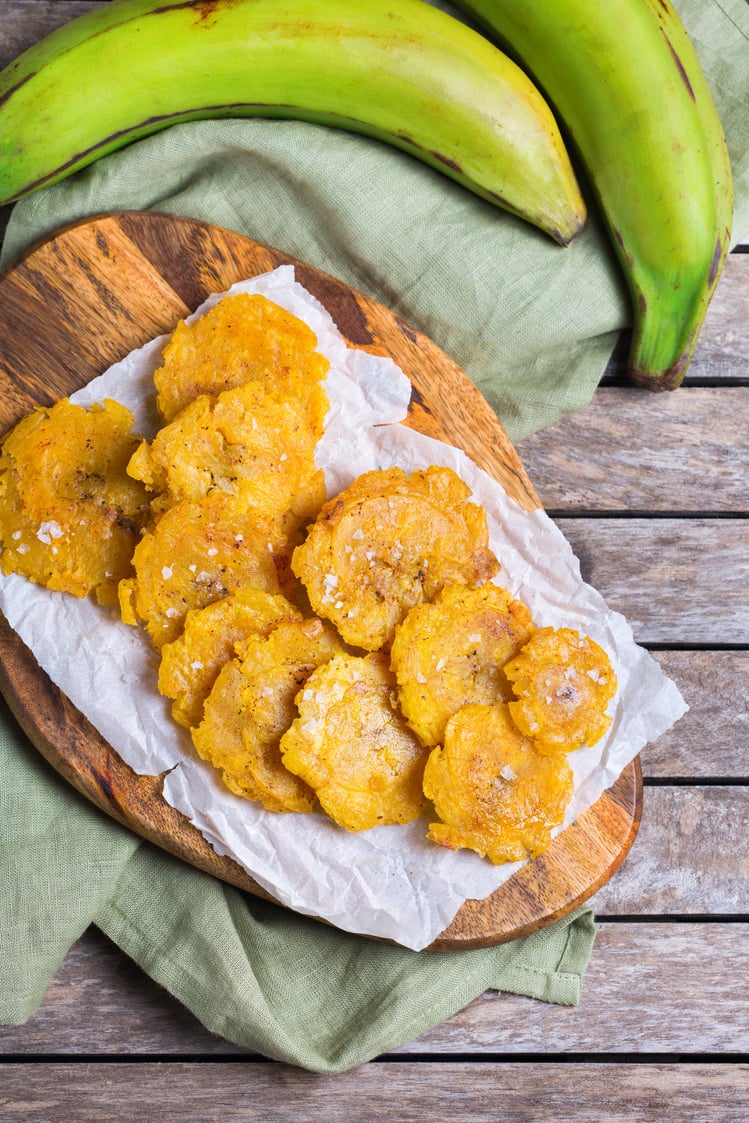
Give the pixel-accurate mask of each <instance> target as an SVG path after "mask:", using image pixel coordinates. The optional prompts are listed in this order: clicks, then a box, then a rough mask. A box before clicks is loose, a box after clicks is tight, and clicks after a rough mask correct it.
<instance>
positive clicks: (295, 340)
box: [154, 293, 329, 421]
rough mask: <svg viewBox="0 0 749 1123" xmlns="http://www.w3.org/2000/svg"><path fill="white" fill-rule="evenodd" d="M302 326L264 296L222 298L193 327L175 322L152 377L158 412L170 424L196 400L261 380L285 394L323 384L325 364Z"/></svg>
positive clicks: (309, 332)
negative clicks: (296, 385)
mask: <svg viewBox="0 0 749 1123" xmlns="http://www.w3.org/2000/svg"><path fill="white" fill-rule="evenodd" d="M316 347H317V336H316V335H315V333H314V332H313V331H312V329H311V328H309V327H308V326H307V324H305V323H303V321H302V320H300V319H298V318H297V317H296V316H293V315H292V314H291V313H290V312H287V311H286V310H285V309H283V308H281V307H280V306H279V305H278V304H274V303H273V301H271V300H268V299H267V298H266V297H264V296H260V295H257V294H256V295H249V294H247V293H236V294H234V295H233V296H225V297H223V299H221V300H220V301H219V302H218V304H216V305H214V307H213V308H211V309H210V310H209V311H208V312H206V313H205V314H204V315H202V316H200V317H199V318H198V319H197V320H194V321H193V323H192V324H188V323H186V322H185V321H184V320H180V322H179V323H178V324H177V327H176V328H175V330H174V332H173V334H172V337H171V339H170V341H169V343H168V344H167V345H166V347H165V348H164V353H163V362H162V365H161V366H160V367H159V369H158V370H157V371H156V372H155V374H154V384H155V386H156V391H157V406H158V409H159V412H160V413H161V416H162V417H163V418H164V420H165V421H172V420H173V419H174V418H175V417H176V415H177V414H178V413H179V412H180V410H182V409H184V407H185V406H186V405H188V404H189V403H190V402H191V401H193V400H194V399H195V398H197V397H199V396H200V395H201V394H208V395H209V396H211V397H216V396H217V395H218V394H220V393H222V391H224V390H229V389H231V388H232V387H234V386H241V385H242V384H243V383H245V382H250V381H255V380H260V381H264V382H266V383H268V384H270V385H272V386H275V387H277V388H279V389H280V390H282V391H283V390H284V389H286V388H288V387H290V386H292V385H293V384H294V383H295V382H302V383H305V384H307V385H309V384H310V383H312V382H320V381H322V379H324V378H325V376H326V374H327V372H328V368H329V363H328V360H327V359H326V358H325V357H324V355H321V354H320V353H319V352H318V351H316V350H315V348H316Z"/></svg>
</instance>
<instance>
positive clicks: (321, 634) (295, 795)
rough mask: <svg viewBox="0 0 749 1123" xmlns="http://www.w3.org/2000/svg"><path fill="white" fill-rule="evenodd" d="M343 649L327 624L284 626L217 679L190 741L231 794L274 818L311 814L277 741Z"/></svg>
mask: <svg viewBox="0 0 749 1123" xmlns="http://www.w3.org/2000/svg"><path fill="white" fill-rule="evenodd" d="M340 649H341V648H340V643H339V642H338V639H337V637H336V636H335V633H334V632H333V630H332V629H331V628H330V627H329V626H328V625H326V624H324V623H323V621H322V620H316V619H311V620H293V621H285V622H282V623H280V624H278V626H277V627H275V628H273V629H272V630H271V631H270V632H269V633H268V634H267V635H265V636H259V635H256V636H253V637H251V638H250V639H248V641H247V643H246V645H245V651H246V654H245V656H244V658H243V659H241V660H240V659H233V660H232V661H231V662H229V663H227V664H225V666H224V667H223V668H222V670H221V671H220V672H219V675H218V677H217V679H216V683H215V685H214V687H213V690H212V691H211V693H210V695H209V696H208V699H207V700H206V703H205V716H204V718H203V720H202V722H201V723H200V725H199V726H198V727H197V729H194V730H193V732H192V737H193V743H194V744H195V747H196V749H197V751H198V753H199V754H200V756H202V757H203V758H204V759H205V760H208V761H210V763H211V764H213V765H214V767H216V768H218V769H219V770H220V771H221V773H222V777H223V780H224V783H225V784H226V786H227V787H228V788H230V789H231V790H232V791H233V792H236V793H237V794H238V795H242V796H245V797H246V798H248V799H254V800H258V801H259V802H260V803H262V804H263V806H264V807H265V808H266V810H268V811H299V812H307V811H311V810H312V808H313V806H314V803H315V795H314V792H313V791H312V790H311V789H310V788H309V787H308V786H307V785H306V784H305V783H304V781H303V780H302V779H300V778H299V777H298V776H296V775H294V774H292V773H291V772H289V771H288V770H287V769H286V768H285V767H284V764H283V762H282V759H281V752H280V749H279V741H280V739H281V736H282V734H284V733H285V732H286V730H287V729H288V728H289V726H290V725H291V723H292V721H293V720H294V718H295V716H296V712H297V711H296V708H295V706H294V699H295V697H296V695H297V694H298V692H299V690H300V689H301V688H302V687H303V686H304V684H305V682H306V681H307V679H308V677H309V676H310V674H311V673H312V671H313V670H314V669H315V667H318V666H320V665H322V664H323V663H325V662H326V661H327V660H328V659H330V658H331V657H332V656H333V655H335V653H336V652H337V651H340Z"/></svg>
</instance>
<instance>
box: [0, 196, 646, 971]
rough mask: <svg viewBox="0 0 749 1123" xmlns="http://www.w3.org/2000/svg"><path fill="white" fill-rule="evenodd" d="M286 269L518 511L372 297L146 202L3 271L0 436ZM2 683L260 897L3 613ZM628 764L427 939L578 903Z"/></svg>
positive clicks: (81, 779)
mask: <svg viewBox="0 0 749 1123" xmlns="http://www.w3.org/2000/svg"><path fill="white" fill-rule="evenodd" d="M289 263H291V264H293V265H295V267H296V275H297V278H298V280H299V281H300V282H301V283H302V284H303V285H304V286H305V287H306V288H307V289H308V290H309V291H310V292H312V293H313V294H314V295H315V296H316V297H317V298H318V299H319V300H320V301H321V302H322V303H323V304H324V305H325V306H326V308H327V309H328V311H329V312H330V313H331V315H332V316H333V319H334V320H335V322H336V323H337V325H338V328H339V330H340V331H341V332H342V334H343V335H344V336H345V337H346V339H347V340H348V342H349V343H350V344H351V345H352V346H355V347H359V348H362V349H364V350H366V351H369V352H371V353H373V354H387V355H390V356H392V358H393V359H394V360H395V362H396V363H397V364H398V365H399V366H400V367H401V369H402V370H403V371H404V372H405V373H406V374H407V375H408V377H409V379H410V381H411V384H412V386H413V393H412V401H411V407H410V410H409V417H408V421H407V424H408V425H410V426H411V427H413V428H414V429H418V430H420V431H421V432H423V433H426V434H428V435H430V436H433V437H436V438H438V439H440V440H443V441H446V442H448V443H450V444H453V445H456V446H458V447H461V448H463V450H464V451H465V452H466V453H467V454H468V455H469V456H470V457H471V458H472V459H473V460H474V461H475V462H476V463H477V464H479V465H480V466H481V467H482V468H484V469H485V470H486V471H487V472H489V473H490V474H491V475H492V476H494V477H495V478H496V479H497V480H499V481H500V483H501V484H502V485H503V486H504V488H505V490H506V491H507V492H508V493H509V494H510V495H511V496H512V497H513V498H514V499H515V500H516V501H517V502H518V503H519V504H521V505H522V506H523V507H524V508H525V509H526V510H533V509H535V508H537V507H539V506H540V503H539V500H538V497H537V496H536V493H535V491H534V489H533V486H532V484H531V482H530V480H529V479H528V477H527V476H526V474H525V471H524V470H523V466H522V464H521V463H520V460H519V458H518V456H517V454H516V452H515V450H514V448H513V447H512V445H511V443H510V441H509V439H508V437H507V435H506V433H505V432H504V430H503V429H502V427H501V425H500V424H499V422H498V421H497V418H496V416H495V414H494V413H493V411H492V410H491V409H490V407H489V406H488V404H487V402H486V401H485V399H484V398H483V397H482V395H481V394H480V393H479V391H478V390H477V389H476V388H475V387H474V385H473V383H472V382H471V381H470V380H469V379H468V377H467V376H466V375H465V374H464V373H463V371H462V370H461V369H460V368H459V367H458V366H457V365H456V364H455V363H454V362H453V361H452V360H451V359H450V358H449V357H448V356H447V355H445V354H444V352H442V351H441V350H440V349H439V348H438V347H437V346H436V345H435V344H434V343H432V342H431V341H430V340H429V339H427V338H426V337H425V336H424V335H423V334H421V333H420V332H418V331H417V330H415V329H414V328H413V327H411V326H410V325H409V324H407V323H404V321H403V320H401V319H400V318H399V317H398V316H396V315H394V314H393V313H392V312H390V311H388V309H386V308H385V307H383V306H382V305H381V304H379V303H377V302H376V301H374V300H372V299H370V298H369V297H367V296H365V295H363V294H362V293H360V292H356V291H354V290H352V289H351V288H349V287H348V286H346V285H345V284H343V283H341V282H340V281H337V280H335V279H334V278H333V277H330V276H328V275H326V274H324V273H321V272H319V271H318V270H317V269H314V268H313V267H311V266H309V265H306V264H304V263H301V262H298V261H295V260H294V259H293V258H290V257H288V256H287V255H286V254H283V253H280V252H279V251H277V250H274V249H270V248H269V247H267V246H263V245H259V244H258V243H256V242H253V241H251V240H250V239H248V238H245V237H242V236H240V235H238V234H236V233H233V232H232V231H229V230H224V229H220V228H217V227H215V226H211V225H208V224H206V223H203V222H197V221H193V220H189V219H183V218H177V217H174V216H171V215H162V214H155V213H150V212H143V213H141V212H125V213H121V214H114V215H104V216H101V217H99V218H96V219H93V220H87V221H84V222H81V223H78V224H76V225H73V226H70V227H68V228H66V229H64V230H62V231H60V232H58V234H57V235H56V236H55V237H53V238H51V239H50V240H48V241H45V242H43V243H42V244H41V245H39V246H37V247H35V248H34V249H33V250H32V251H31V252H29V253H28V254H27V255H26V256H25V257H24V258H23V259H22V260H21V261H19V262H18V263H17V264H16V265H15V266H14V267H12V268H11V269H10V270H9V271H7V272H6V273H5V274H3V275H2V276H1V277H0V433H4V432H5V431H6V430H8V429H9V428H10V427H11V426H12V425H14V424H15V423H16V422H17V421H18V420H19V419H20V418H21V417H22V416H23V415H24V414H25V413H27V412H28V411H29V410H30V409H31V408H32V407H33V406H35V405H50V404H52V403H53V402H55V401H56V400H57V399H58V398H60V397H62V396H63V395H66V394H69V393H72V392H73V391H75V390H76V389H78V388H79V387H80V386H82V385H84V384H85V383H86V382H88V381H89V380H90V379H91V378H93V377H95V376H96V375H98V374H100V373H101V372H102V371H103V370H105V369H106V368H107V367H108V366H109V365H110V364H111V363H113V362H115V361H116V360H118V359H121V358H122V357H123V356H124V355H126V354H127V353H128V352H129V351H131V350H132V349H133V348H135V347H139V346H140V345H142V344H143V343H145V342H147V341H148V340H150V339H152V338H153V337H154V336H156V335H159V334H162V333H163V332H167V331H171V330H172V329H173V327H174V325H175V323H176V322H177V320H178V319H180V318H181V317H184V316H186V315H187V314H188V313H190V312H192V311H193V310H194V309H195V308H196V307H197V306H198V305H199V304H200V303H201V302H202V301H203V300H204V299H205V297H206V296H207V295H208V294H209V293H211V292H221V291H223V290H225V289H226V288H228V287H229V285H231V284H232V283H233V282H234V281H237V280H240V279H242V278H245V277H251V276H254V275H256V274H258V273H263V272H266V271H267V270H269V269H274V268H276V267H277V266H278V265H281V264H289ZM0 689H2V692H3V694H4V695H5V697H6V699H7V701H8V703H9V705H10V707H11V709H12V711H13V713H14V714H15V716H16V718H17V719H18V721H19V723H20V725H21V726H22V727H23V729H24V730H25V732H26V733H27V735H28V736H29V738H30V740H31V741H32V743H33V744H34V745H35V746H36V748H37V749H38V750H39V752H41V753H42V755H43V756H44V757H45V758H46V759H47V760H48V761H49V762H50V764H51V765H52V766H53V767H54V768H55V769H56V770H57V771H58V772H59V773H60V774H61V775H62V776H64V777H65V779H66V780H68V781H69V782H70V783H71V784H72V785H73V787H75V788H76V789H77V790H78V791H79V792H81V793H82V794H83V795H84V796H86V798H87V799H89V800H91V802H92V803H94V804H95V805H96V806H97V807H99V808H101V809H102V810H103V811H105V812H106V813H107V814H108V815H111V816H112V817H113V818H114V819H116V820H118V821H119V822H120V823H123V824H125V825H126V826H128V827H130V828H131V829H132V830H134V831H136V832H137V833H138V834H140V835H142V836H143V837H144V838H146V839H148V840H149V841H151V842H153V843H156V844H157V845H159V846H161V847H163V848H164V849H165V850H167V851H169V852H170V853H172V854H175V855H177V856H178V857H179V858H182V859H184V860H185V861H187V862H190V863H191V864H193V865H194V866H196V867H198V868H199V869H201V870H204V871H206V872H208V873H210V874H212V875H214V876H216V877H218V878H221V879H223V880H225V881H227V882H229V883H231V884H232V885H235V886H237V887H239V888H241V889H244V890H247V891H249V892H250V893H255V894H257V895H259V896H262V897H266V898H267V896H268V894H267V893H266V892H265V891H263V890H262V889H261V888H260V887H259V886H258V885H256V884H255V882H254V881H253V880H252V879H251V878H250V877H248V876H247V874H246V873H245V872H244V871H243V870H242V869H241V868H240V867H239V866H238V865H237V864H236V863H235V862H233V861H232V860H230V859H227V858H223V857H220V856H219V855H217V854H216V853H215V852H214V851H213V850H212V849H211V847H210V846H209V845H208V844H207V843H206V842H205V840H204V839H203V837H202V835H200V833H199V832H198V831H197V830H196V829H195V828H194V827H193V826H192V825H191V824H190V823H189V822H188V820H187V819H186V818H184V816H182V815H181V814H180V813H179V812H177V811H175V810H174V809H173V808H172V807H170V806H169V805H168V804H167V803H166V802H165V801H164V799H163V798H162V794H161V777H159V776H137V775H136V774H135V773H134V772H132V770H131V769H130V768H129V767H128V766H127V765H126V764H124V763H123V761H122V760H121V759H120V757H119V756H118V755H117V754H116V753H115V752H114V750H113V749H111V748H110V746H109V745H108V744H107V743H106V742H105V741H104V740H103V739H102V738H101V737H100V735H99V734H98V733H97V731H96V730H95V729H93V728H92V727H91V725H90V724H89V723H88V722H87V721H86V720H85V718H83V716H82V715H81V714H80V713H79V712H78V710H77V709H76V708H75V707H74V706H73V705H72V704H71V703H70V702H69V700H68V699H67V698H66V697H65V696H64V695H62V694H61V692H60V691H59V690H58V689H57V688H56V687H55V686H53V684H52V683H51V682H50V680H49V679H48V677H47V675H46V674H45V673H44V672H43V671H42V670H41V668H40V667H39V666H38V664H37V662H36V660H35V658H34V657H33V655H32V654H31V653H30V651H29V650H28V648H26V646H25V645H24V644H23V643H22V641H21V640H20V639H19V637H18V636H17V635H16V633H15V632H14V631H13V630H12V629H11V628H10V627H9V625H8V624H7V621H6V620H5V619H4V617H2V615H1V614H0ZM641 804H642V779H641V773H640V767H639V761H635V762H634V763H633V764H631V765H629V766H628V767H627V768H626V769H625V771H624V772H623V774H622V775H621V776H620V778H619V779H618V780H617V781H616V783H615V784H614V785H613V786H612V787H611V788H610V789H609V790H608V791H607V792H606V793H604V795H603V796H601V798H600V799H599V800H598V802H597V803H596V804H595V805H594V806H593V807H591V808H590V809H589V810H588V811H587V812H586V813H585V814H584V815H582V816H581V817H580V818H579V819H578V820H577V822H576V823H575V824H574V825H572V826H571V827H569V828H568V829H567V830H565V831H564V832H563V833H562V834H561V835H559V836H558V837H557V838H556V839H555V841H554V842H553V843H552V845H551V847H550V848H549V849H548V850H547V852H546V853H545V854H543V855H542V856H541V857H539V858H536V859H534V860H533V861H531V862H528V863H527V864H526V865H525V866H524V867H523V868H522V869H521V870H520V871H519V872H518V873H516V874H515V875H514V876H513V877H512V878H511V879H510V880H509V881H508V882H507V883H506V884H505V885H504V886H503V887H502V888H501V889H499V890H497V891H496V892H495V893H493V894H492V895H491V896H490V897H488V898H486V899H485V900H482V901H468V902H467V903H466V904H465V905H464V906H463V907H462V908H461V910H460V911H459V913H458V915H457V916H456V918H455V920H454V921H453V923H452V924H451V925H450V926H449V927H448V928H447V929H446V930H445V932H444V933H442V935H441V936H440V938H439V939H438V940H437V941H436V942H435V944H434V945H433V946H434V948H435V949H437V950H454V949H457V948H475V947H482V946H489V945H491V944H496V943H501V942H503V941H505V940H509V939H514V938H516V937H518V936H521V935H525V934H528V933H530V932H533V931H535V930H536V929H538V928H540V927H542V926H543V925H545V924H548V923H550V922H551V921H553V920H555V919H558V918H560V917H562V916H564V915H565V914H566V913H568V912H569V911H570V910H571V909H573V908H574V907H576V906H577V905H578V904H579V903H580V902H582V901H584V900H585V899H587V898H588V897H589V896H590V895H591V894H592V893H594V892H595V891H596V889H598V888H599V887H600V886H601V885H602V884H603V883H604V882H605V881H606V880H607V879H608V878H609V877H610V876H611V875H612V873H613V872H614V871H615V870H616V869H617V868H618V866H619V865H620V864H621V862H622V861H623V859H624V857H625V855H626V854H627V852H628V850H629V848H630V846H631V845H632V842H633V840H634V837H635V834H636V833H637V828H638V826H639V822H640V813H641Z"/></svg>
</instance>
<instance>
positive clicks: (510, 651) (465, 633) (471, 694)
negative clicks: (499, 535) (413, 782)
mask: <svg viewBox="0 0 749 1123" xmlns="http://www.w3.org/2000/svg"><path fill="white" fill-rule="evenodd" d="M532 632H533V621H532V619H531V614H530V612H529V611H528V609H527V608H526V606H525V605H524V604H522V603H521V601H518V600H514V599H513V597H512V596H511V594H510V593H509V592H508V591H507V589H502V588H500V587H499V586H498V585H494V584H492V583H491V582H488V583H487V584H485V585H481V586H479V587H468V586H466V585H447V586H445V588H444V589H442V590H441V591H440V592H439V593H438V594H437V596H436V597H435V599H434V601H432V602H431V603H428V604H418V605H416V606H415V607H414V608H412V609H411V611H410V612H409V613H408V615H407V616H406V618H405V620H404V621H403V622H402V623H401V624H399V625H398V627H397V628H396V630H395V637H394V639H393V643H392V647H391V650H390V657H391V666H392V668H393V670H394V671H395V675H396V678H397V680H398V700H399V702H400V707H401V710H402V711H403V713H404V715H405V717H406V719H407V721H408V723H409V725H410V726H411V728H412V729H413V730H414V732H415V733H416V734H417V736H418V737H419V739H420V740H421V742H422V744H424V745H437V744H439V743H440V742H441V741H442V738H443V736H444V732H445V725H446V724H447V721H448V719H449V718H450V717H452V715H453V714H454V713H456V712H457V711H458V710H459V709H460V708H461V707H462V706H465V705H467V704H468V703H471V702H476V703H485V704H492V703H495V702H506V701H508V700H509V698H511V697H512V692H511V689H510V685H509V683H508V682H507V679H506V678H505V675H504V671H503V669H502V668H503V667H504V665H505V663H506V662H507V661H508V659H511V658H512V657H513V656H514V655H517V653H518V652H519V651H520V649H521V647H522V646H523V644H525V643H527V641H528V639H529V638H530V636H531V634H532Z"/></svg>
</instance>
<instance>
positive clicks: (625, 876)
mask: <svg viewBox="0 0 749 1123" xmlns="http://www.w3.org/2000/svg"><path fill="white" fill-rule="evenodd" d="M591 904H592V905H593V908H594V909H595V910H596V912H597V913H599V914H605V913H609V914H626V915H641V914H651V915H652V914H656V915H657V914H658V913H661V914H663V913H665V914H678V915H681V916H689V915H696V916H706V915H710V914H712V915H738V916H745V915H746V914H747V912H749V788H748V787H745V786H743V785H738V786H735V787H734V786H723V785H716V786H714V787H712V786H710V787H646V788H645V793H644V803H643V816H642V826H641V828H640V832H639V834H638V837H637V840H636V842H635V845H634V846H633V848H632V850H631V851H630V853H629V855H628V857H627V860H626V861H625V862H624V864H623V866H622V867H621V869H620V870H619V872H618V873H617V875H616V876H615V877H613V878H612V879H611V881H610V882H608V883H607V884H606V885H604V886H603V888H602V889H600V890H599V891H598V893H596V895H595V896H594V897H593V898H592V900H591Z"/></svg>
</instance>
